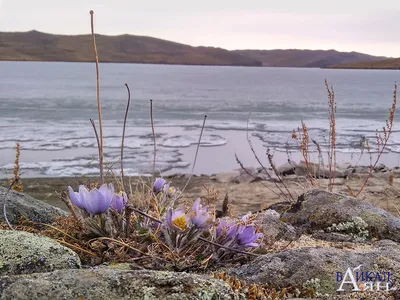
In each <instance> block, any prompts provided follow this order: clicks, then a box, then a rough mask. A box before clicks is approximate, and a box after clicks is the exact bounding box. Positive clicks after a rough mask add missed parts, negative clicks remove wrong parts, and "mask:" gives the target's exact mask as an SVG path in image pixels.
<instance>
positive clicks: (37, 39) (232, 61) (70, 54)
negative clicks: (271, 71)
mask: <svg viewBox="0 0 400 300" xmlns="http://www.w3.org/2000/svg"><path fill="white" fill-rule="evenodd" d="M96 42H97V48H98V52H99V59H100V61H102V62H125V63H158V64H187V65H230V66H261V63H260V62H259V61H257V60H255V59H253V58H248V57H245V56H243V55H241V54H239V53H234V52H230V51H228V50H225V49H221V48H213V47H191V46H187V45H184V44H179V43H175V42H170V41H166V40H161V39H156V38H152V37H145V36H134V35H120V36H105V35H96ZM0 60H16V61H21V60H27V61H76V62H88V61H93V46H92V38H91V36H90V35H75V36H67V35H53V34H46V33H42V32H38V31H29V32H2V33H0Z"/></svg>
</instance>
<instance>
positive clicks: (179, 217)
mask: <svg viewBox="0 0 400 300" xmlns="http://www.w3.org/2000/svg"><path fill="white" fill-rule="evenodd" d="M189 221H190V218H189V217H188V216H186V214H185V209H184V208H183V207H178V208H177V209H175V210H172V208H169V209H168V211H167V216H166V222H167V225H168V227H169V228H171V229H178V230H182V231H183V230H185V229H186V228H188V225H189Z"/></svg>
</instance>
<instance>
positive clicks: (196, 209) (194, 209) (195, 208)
mask: <svg viewBox="0 0 400 300" xmlns="http://www.w3.org/2000/svg"><path fill="white" fill-rule="evenodd" d="M200 208H201V206H200V198H197V199H196V201H194V203H193V206H192V211H195V212H197V211H198V210H199V209H200Z"/></svg>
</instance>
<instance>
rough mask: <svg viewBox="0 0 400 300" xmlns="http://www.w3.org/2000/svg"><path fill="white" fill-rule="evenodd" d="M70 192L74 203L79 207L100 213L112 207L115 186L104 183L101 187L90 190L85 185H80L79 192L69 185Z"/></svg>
mask: <svg viewBox="0 0 400 300" xmlns="http://www.w3.org/2000/svg"><path fill="white" fill-rule="evenodd" d="M68 193H69V198H70V199H71V201H72V203H73V204H75V205H76V206H77V207H79V208H80V209H83V210H86V211H87V212H88V213H89V214H90V215H99V214H102V213H104V212H106V211H107V209H108V208H109V207H110V203H111V199H112V196H113V194H114V186H113V185H112V184H110V185H107V184H103V185H102V186H101V187H100V188H99V189H97V188H94V189H92V190H90V191H88V189H87V188H86V187H85V186H84V185H80V186H79V193H77V192H74V190H73V189H72V188H71V187H70V186H69V187H68Z"/></svg>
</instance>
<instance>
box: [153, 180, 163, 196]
mask: <svg viewBox="0 0 400 300" xmlns="http://www.w3.org/2000/svg"><path fill="white" fill-rule="evenodd" d="M164 184H165V179H163V178H156V180H154V183H153V192H154V193H155V194H156V195H157V194H158V193H160V192H161V191H162V189H163V186H164Z"/></svg>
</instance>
